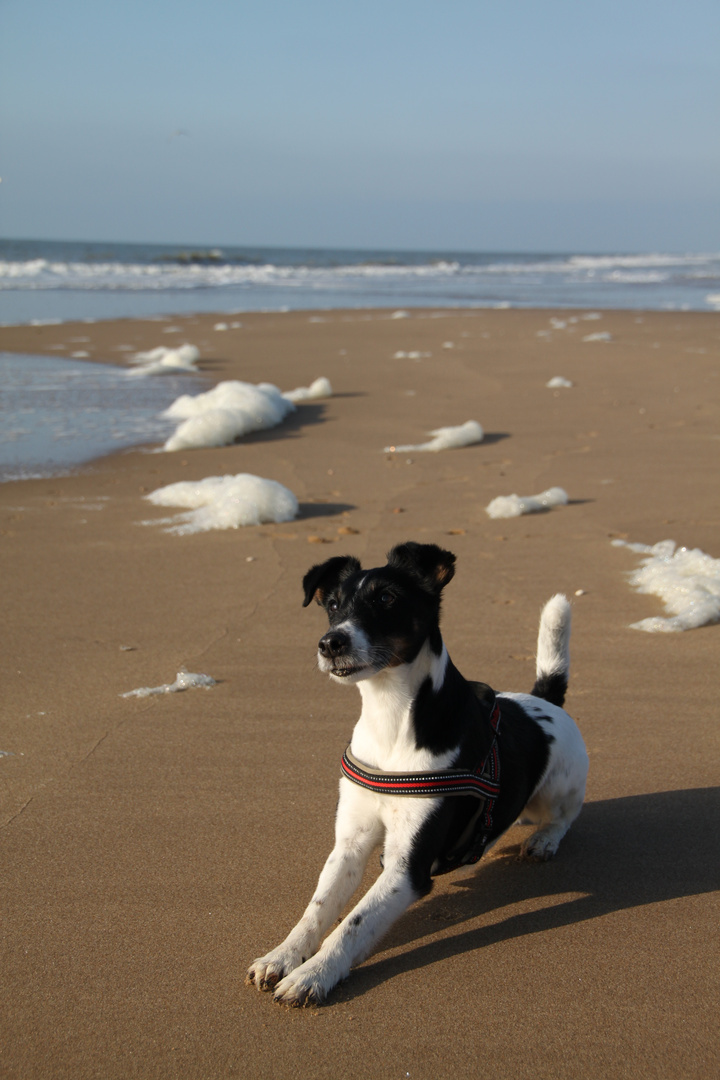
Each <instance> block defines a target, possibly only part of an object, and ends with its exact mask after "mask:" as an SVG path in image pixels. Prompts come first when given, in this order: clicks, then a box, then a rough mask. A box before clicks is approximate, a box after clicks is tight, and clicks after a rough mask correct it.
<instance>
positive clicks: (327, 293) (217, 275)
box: [0, 240, 720, 482]
mask: <svg viewBox="0 0 720 1080" xmlns="http://www.w3.org/2000/svg"><path fill="white" fill-rule="evenodd" d="M413 307H433V308H584V309H592V310H597V309H603V308H605V309H612V308H625V309H636V310H652V311H665V310H674V311H720V253H697V252H685V253H669V252H655V253H650V254H637V253H632V252H618V253H616V254H602V253H597V254H593V253H580V252H575V253H573V252H567V253H564V254H541V253H537V252H525V253H522V252H458V251H394V250H387V251H376V250H361V249H344V250H340V249H338V250H330V249H324V248H271V247H236V246H231V245H218V246H212V245H182V244H175V245H173V244H127V243H114V242H107V243H106V242H92V243H90V242H80V241H55V240H53V241H45V240H0V325H17V324H42V323H63V322H68V321H86V322H92V321H95V320H98V319H115V318H143V317H144V318H151V317H162V316H173V315H184V314H191V313H194V312H213V313H218V314H227V315H232V314H241V313H243V312H248V311H291V310H332V309H338V308H357V309H361V308H391V309H396V310H402V309H406V308H413ZM78 351H80V352H81V348H79V350H78ZM190 380H192V376H182V375H179V376H172V377H168V376H165V377H163V378H162V379H154V378H153V379H140V380H128V379H127V377H126V375H125V373H124V372H123V371H121V370H120V369H113V368H110V367H108V366H107V365H96V364H90V363H87V362H80V361H78V360H72V359H62V358H59V357H47V356H36V357H32V356H26V355H25V356H14V355H12V354H8V353H5V354H2V355H1V356H0V482H2V481H6V480H14V479H19V478H23V477H29V476H40V477H42V476H50V475H54V474H57V473H63V472H68V471H72V470H73V469H74V468H76V467H77V466H79V465H82V464H84V463H86V462H89V461H91V460H93V459H94V458H97V457H98V456H100V455H101V454H104V453H108V452H110V451H117V450H121V449H123V448H124V447H128V448H130V447H132V446H134V445H137V444H139V443H152V442H157V441H163V440H164V438H165V437H166V435H167V421H165V420H163V418H162V416H161V413H162V411H163V410H164V409H165V408H167V407H168V406H169V405H170V404H171V403H172V402H173V401H174V400H175V398H176V397H177V396H178V395H179V394H180V393H182V392H188V391H190V390H191V385H192V384H191V381H190ZM195 384H196V387H197V389H200V386H201V384H200V383H199V382H198V381H197V380H195ZM181 388H182V389H181Z"/></svg>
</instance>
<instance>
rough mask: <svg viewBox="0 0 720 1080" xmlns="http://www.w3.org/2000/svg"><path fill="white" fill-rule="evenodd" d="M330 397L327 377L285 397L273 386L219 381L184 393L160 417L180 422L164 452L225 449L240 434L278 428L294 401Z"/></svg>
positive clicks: (330, 390) (164, 447) (291, 408)
mask: <svg viewBox="0 0 720 1080" xmlns="http://www.w3.org/2000/svg"><path fill="white" fill-rule="evenodd" d="M330 396H332V387H331V386H330V382H329V380H328V379H326V378H320V379H316V380H315V382H314V383H312V385H311V386H309V387H305V386H301V387H298V388H297V389H296V390H290V391H288V393H287V394H283V393H281V391H280V390H278V388H277V386H273V384H272V383H258V384H257V385H256V384H255V383H247V382H240V381H239V380H229V381H227V382H220V383H218V384H217V386H214V387H213V388H212V390H207V391H206V392H205V393H203V394H196V395H195V396H193V395H191V394H183V395H182V396H181V397H179V398H177V400H176V401H174V402H173V403H172V405H171V406H170V408H169V409H166V410H165V412H164V413H163V414H162V415H163V416H164V417H167V418H169V419H171V420H181V421H182V423H181V424H180V425H179V426H178V427H177V429H176V430H175V432H174V434H173V435H171V436H170V438H169V439H168V440H167V442H166V443H165V445H164V446H163V450H167V451H168V452H173V451H176V450H192V449H198V448H199V447H203V446H227V445H228V443H231V442H234V441H235V439H239V438H241V437H242V436H243V435H251V434H252V433H253V432H255V431H263V430H265V429H266V428H272V427H277V425H278V424H281V423H282V422H283V420H284V419H285V417H286V416H287V415H288V413H291V412H294V410H295V404H294V403H295V402H296V401H309V400H312V399H316V398H320V397H330Z"/></svg>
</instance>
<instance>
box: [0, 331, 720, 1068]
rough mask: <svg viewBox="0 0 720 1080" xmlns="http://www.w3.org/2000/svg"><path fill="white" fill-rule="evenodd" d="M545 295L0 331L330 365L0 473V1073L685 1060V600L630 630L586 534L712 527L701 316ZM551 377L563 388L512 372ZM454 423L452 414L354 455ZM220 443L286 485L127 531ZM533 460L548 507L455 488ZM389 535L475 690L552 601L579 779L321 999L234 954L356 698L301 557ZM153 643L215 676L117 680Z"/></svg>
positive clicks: (210, 464)
mask: <svg viewBox="0 0 720 1080" xmlns="http://www.w3.org/2000/svg"><path fill="white" fill-rule="evenodd" d="M578 314H580V313H572V312H570V313H568V312H566V313H560V312H549V311H544V312H538V311H522V312H519V311H465V312H412V313H411V315H410V317H409V318H405V319H392V318H391V317H390V313H383V312H365V313H362V312H354V313H353V312H331V313H315V314H314V315H311V314H309V313H297V314H257V315H244V316H243V318H242V327H238V328H236V329H233V330H228V331H225V332H223V333H222V334H220V333H218V332H214V331H213V329H212V328H213V326H214V324H215V323H216V322H217V319H218V316H208V317H197V318H173V320H172V325H175V326H178V327H180V331H179V332H178V333H174V334H162V333H161V329H162V326H163V324H162V323H158V322H155V321H149V320H148V321H137V322H135V321H131V320H124V321H119V322H114V323H95V324H74V325H72V324H65V325H62V326H45V327H17V328H3V329H2V330H0V347H1V348H3V349H6V350H9V351H37V352H49V354H50V355H63V354H66V355H70V353H71V352H72V351H74V350H77V349H78V345H77V343H73V342H72V341H71V339H72V338H77V337H80V336H82V337H86V338H89V339H90V340H89V341H88V342H86V343H83V345H82V348H83V350H85V351H87V352H88V354H89V357H90V359H93V360H100V361H107V362H123V357H127V356H129V355H131V354H130V353H129V352H127V351H126V352H122V351H119V350H118V346H120V345H131V346H133V348H134V349H136V350H141V349H151V348H155V347H156V346H157V345H159V344H163V345H179V344H182V343H183V342H190V343H191V344H195V345H197V346H198V347H199V348H200V352H201V360H200V364H199V366H200V368H201V369H202V370H203V371H204V373H205V377H206V379H207V385H208V387H209V386H210V385H212V384H213V383H215V382H217V381H219V380H221V379H241V380H247V381H250V382H261V381H269V382H273V383H275V384H276V385H277V386H279V387H281V388H284V389H289V388H291V387H295V386H298V385H309V384H310V383H311V382H312V380H313V379H315V378H316V377H318V376H326V377H328V378H329V379H330V381H331V383H332V386H333V390H334V395H333V397H332V398H330V399H328V400H326V401H318V402H310V403H308V404H301V405H299V406H298V409H297V411H296V413H294V414H293V415H292V416H291V417H289V418H288V420H287V421H286V422H285V423H284V424H283V425H282V426H281V427H279V428H276V429H273V430H272V431H266V432H261V433H258V434H256V435H253V436H251V437H248V438H246V439H244V440H243V441H242V442H241V443H239V444H237V445H233V446H229V447H220V448H214V449H207V450H193V451H187V452H179V453H165V454H148V453H145V452H141V451H139V450H138V451H133V452H130V453H124V454H120V455H117V456H113V457H110V458H107V459H104V460H102V461H99V462H95V463H93V464H92V465H91V466H89V467H86V468H83V469H81V470H78V471H77V473H76V474H75V475H72V476H67V477H62V478H55V479H48V480H35V481H27V482H18V483H12V484H5V485H2V486H0V516H1V520H0V528H1V529H2V537H1V541H2V560H3V568H2V574H3V590H2V592H3V601H4V604H3V626H4V630H5V634H4V647H3V649H2V653H1V659H2V674H1V678H2V687H3V695H2V696H3V702H2V726H1V730H0V751H4V752H7V753H8V756H5V757H3V758H2V759H0V770H2V772H1V773H0V776H1V777H2V781H3V783H2V788H1V789H0V791H1V795H2V817H1V818H0V821H1V823H2V826H3V828H2V865H3V873H2V884H1V886H0V890H1V895H0V911H1V912H2V920H3V953H2V960H1V965H0V970H1V971H2V980H1V983H2V988H1V989H0V995H1V1000H2V1005H1V1011H2V1023H1V1024H0V1029H1V1031H2V1035H1V1038H2V1044H1V1050H0V1063H1V1064H0V1072H2V1075H3V1077H7V1078H18V1080H20V1078H22V1080H35V1078H53V1080H55V1078H69V1080H70V1078H72V1080H84V1078H91V1077H92V1078H96V1077H97V1078H103V1080H107V1078H116V1077H117V1078H123V1080H124V1078H126V1077H130V1076H137V1077H143V1078H144V1077H147V1078H150V1077H152V1078H154V1077H158V1078H160V1077H163V1078H164V1077H167V1078H178V1077H182V1078H208V1077H233V1076H238V1077H244V1076H252V1075H255V1076H271V1075H272V1076H276V1077H281V1078H283V1080H285V1078H287V1080H289V1078H294V1077H299V1078H310V1077H313V1078H314V1077H322V1078H325V1077H327V1078H328V1080H330V1078H332V1080H339V1078H345V1077H348V1078H356V1077H357V1078H360V1077H362V1078H367V1077H373V1078H375V1077H380V1078H384V1077H388V1078H391V1077H392V1078H405V1077H411V1078H413V1080H421V1078H427V1080H442V1078H445V1077H448V1078H449V1077H454V1078H455V1077H466V1076H473V1077H486V1076H487V1077H488V1078H490V1077H492V1078H494V1080H496V1078H502V1080H504V1078H508V1080H510V1078H512V1080H524V1078H528V1080H530V1078H532V1080H543V1078H558V1077H559V1078H568V1080H578V1078H584V1077H593V1078H597V1077H603V1078H615V1077H618V1078H620V1077H623V1078H625V1077H669V1076H681V1077H683V1078H688V1077H700V1076H702V1077H706V1076H708V1075H714V1074H715V1072H716V1071H717V1067H718V1064H719V1063H720V1061H719V1052H720V1037H719V1035H718V971H719V970H720V955H719V953H720V949H719V947H718V890H719V888H720V859H719V858H718V856H719V855H720V848H719V841H718V829H717V824H716V823H717V820H718V817H719V816H720V787H718V785H719V783H720V764H719V760H720V755H719V754H718V750H719V749H720V719H719V718H718V709H717V700H718V690H719V687H718V643H719V642H720V637H719V635H720V625H715V626H710V627H704V628H701V629H698V630H693V631H688V632H686V633H681V634H655V635H652V634H645V633H642V632H639V631H637V630H632V629H630V628H629V625H630V624H631V623H634V622H638V621H639V620H641V619H643V618H645V617H648V616H651V615H655V614H662V605H661V603H660V601H659V600H657V599H655V598H654V597H652V596H644V595H641V594H639V593H637V592H635V591H633V590H632V589H631V587H630V586H629V584H628V581H627V573H628V572H629V571H631V570H633V569H635V568H636V566H637V563H638V559H637V556H636V555H634V554H633V553H632V552H631V551H630V550H628V549H626V548H618V547H613V546H612V544H611V540H612V539H613V538H621V539H627V540H629V541H631V542H637V543H646V544H653V543H656V542H657V541H659V540H663V539H668V538H670V539H673V540H675V541H676V542H677V543H678V544H683V545H686V546H688V547H698V548H701V549H702V550H703V551H705V552H708V553H709V554H711V555H713V556H714V557H716V558H717V557H718V556H719V555H720V547H719V541H718V537H719V536H720V532H719V528H718V527H719V525H720V484H718V451H719V450H720V443H719V441H718V436H719V429H718V413H719V410H718V391H719V390H720V316H718V315H717V314H699V313H635V312H623V313H604V314H603V316H602V319H600V320H594V321H582V320H578V321H577V322H575V323H568V325H567V326H566V327H565V328H563V329H557V328H556V327H554V326H553V325H552V324H551V323H550V319H551V318H552V317H553V316H560V317H561V318H562V320H563V321H565V320H567V318H568V317H574V316H576V315H578ZM539 331H540V332H546V331H549V333H541V334H539V333H538V332H539ZM591 331H592V332H600V331H602V332H606V333H609V334H610V335H611V340H610V341H593V342H583V340H582V338H583V337H584V336H586V335H587V334H588V333H590V332H591ZM447 342H452V343H453V344H452V347H448V346H447V345H446V347H444V348H443V344H444V343H447ZM56 346H59V348H57V347H56ZM399 352H405V353H407V354H410V353H421V354H423V355H422V356H420V357H419V358H418V357H415V358H411V357H410V356H405V357H398V358H394V357H395V354H396V353H399ZM424 354H429V355H424ZM558 375H560V376H563V377H564V378H566V379H568V380H570V381H571V382H572V383H573V386H572V388H562V389H557V390H552V389H548V388H547V387H546V383H547V382H548V380H549V379H550V378H552V377H554V376H558ZM469 418H472V419H475V420H477V421H478V422H479V423H480V424H482V427H483V429H484V431H485V438H484V440H483V442H482V443H479V444H477V445H474V446H468V447H465V448H462V449H455V450H448V451H443V452H441V453H434V454H423V453H415V454H386V453H383V451H382V448H383V447H385V446H387V445H390V444H392V445H397V444H400V443H417V442H422V441H423V440H424V439H425V437H426V433H427V432H428V431H432V430H434V429H436V428H438V427H441V426H450V425H456V424H461V423H464V422H465V421H466V420H468V419H469ZM241 472H249V473H252V474H255V475H258V476H261V477H265V478H269V479H273V480H275V481H278V482H279V483H281V484H283V485H285V486H286V487H288V488H289V489H290V490H291V491H293V492H294V493H295V495H296V496H297V498H298V500H299V503H300V516H299V518H298V519H297V520H295V521H291V522H287V523H284V524H278V525H262V526H256V527H247V528H241V529H238V530H232V529H230V530H226V531H222V532H219V531H218V532H206V533H200V534H195V535H189V536H176V535H170V534H168V533H165V532H163V531H162V530H161V529H152V528H142V527H139V525H138V522H139V521H141V520H143V519H148V518H151V517H153V516H155V515H156V516H157V517H162V516H164V515H165V514H166V513H167V511H166V510H164V509H163V508H160V507H157V508H156V507H152V506H151V505H150V504H149V503H147V502H146V501H145V500H143V495H145V494H147V493H148V492H150V491H152V490H155V489H157V488H159V487H161V486H163V485H166V484H170V483H175V482H178V481H182V480H200V479H202V478H204V477H207V476H220V475H224V474H236V473H241ZM553 486H560V487H562V488H564V489H565V490H566V491H567V492H568V495H569V504H568V505H567V506H559V507H556V508H554V509H552V510H551V511H549V512H546V513H539V514H533V515H531V516H523V517H518V518H514V519H509V520H500V521H495V520H492V519H490V518H489V517H488V516H487V514H486V512H485V507H486V506H487V505H488V504H489V503H490V501H491V500H492V499H493V498H495V497H496V496H498V495H508V494H510V493H512V492H521V493H522V492H539V491H544V490H546V489H547V488H550V487H553ZM406 539H415V540H419V541H432V542H434V543H438V544H441V545H443V546H446V547H449V548H450V549H451V550H452V551H454V552H455V553H456V555H457V557H458V572H457V576H456V579H455V581H453V582H452V584H451V585H450V586H449V588H448V590H447V592H446V597H445V602H444V621H443V627H444V634H445V639H446V642H447V644H448V648H449V650H450V654H451V656H452V657H453V659H454V661H455V663H456V664H457V665H458V666H459V667H460V669H461V670H462V671H463V672H464V673H465V674H466V675H467V676H469V677H473V678H479V679H484V680H485V681H487V682H489V683H490V684H491V685H493V686H495V687H496V688H498V689H515V690H523V689H528V688H529V687H530V685H531V684H532V680H533V650H534V643H535V635H536V628H537V619H538V614H539V611H540V608H541V606H542V604H543V602H544V601H545V600H546V599H548V597H549V596H551V595H552V594H553V593H554V592H557V591H564V592H566V593H567V594H568V595H570V596H571V597H572V598H573V611H574V615H573V619H574V622H573V637H572V672H571V685H570V693H569V696H568V702H567V705H568V708H569V710H570V711H571V712H572V713H573V715H574V716H575V717H576V718H577V720H578V723H579V725H580V727H581V729H582V731H583V733H584V736H585V739H586V742H587V746H588V750H589V754H590V778H589V786H588V794H587V804H586V806H585V808H584V810H583V813H582V815H581V816H580V818H579V819H578V821H577V822H576V824H575V825H574V827H573V829H572V830H571V832H570V834H569V835H568V837H567V838H566V839H565V841H564V842H563V844H562V845H561V847H560V851H559V853H558V855H557V857H556V859H555V860H554V861H553V862H551V863H549V864H547V865H542V866H537V865H530V864H525V863H522V862H519V861H517V859H516V855H517V847H518V843H519V841H520V839H521V838H522V836H523V835H524V830H522V829H520V828H516V829H514V830H512V831H511V832H510V833H509V834H507V835H506V836H505V837H504V838H503V840H502V841H501V842H500V844H499V845H498V846H497V848H496V849H495V850H494V851H493V852H492V853H491V854H490V855H489V856H487V857H486V858H485V859H484V860H483V862H482V863H481V864H480V866H479V867H478V868H476V869H475V870H472V871H464V870H462V871H457V872H455V873H454V874H451V875H448V876H446V877H443V878H441V879H439V880H438V881H437V883H436V886H435V888H434V890H433V892H432V893H431V894H430V895H429V896H428V897H426V898H425V899H423V900H421V901H419V902H418V903H417V904H416V905H415V906H414V907H413V908H412V909H411V910H410V912H409V913H408V914H407V915H406V916H405V917H404V918H403V919H402V920H401V921H400V922H399V923H398V924H397V925H396V926H395V928H394V929H393V930H392V931H391V933H390V934H389V936H388V937H387V938H386V939H385V941H384V942H383V943H382V945H381V948H380V950H379V951H378V953H377V954H376V955H374V956H372V957H371V958H370V959H369V960H367V961H366V962H365V963H364V964H362V965H361V966H360V967H358V969H357V970H356V971H355V972H354V973H353V974H352V975H351V977H350V978H349V979H348V980H347V981H346V982H345V983H343V984H342V985H341V986H340V987H338V989H337V990H336V991H335V992H334V993H333V994H332V995H331V997H330V998H329V999H328V1002H327V1004H326V1005H324V1006H323V1007H321V1008H313V1009H307V1010H289V1009H285V1008H282V1007H278V1006H276V1005H275V1004H274V1003H273V1002H272V1000H271V998H270V997H269V996H268V995H266V994H260V993H258V992H256V991H255V990H254V989H252V988H249V987H246V986H245V985H244V977H245V970H246V967H247V965H248V963H249V962H250V961H251V960H253V959H254V958H255V957H256V956H258V955H261V954H262V953H264V952H265V951H267V950H268V949H269V948H270V947H272V946H274V945H276V944H278V943H279V941H280V940H281V939H282V938H283V937H284V936H285V934H286V933H287V932H288V930H289V929H290V928H291V926H292V925H293V924H294V923H295V921H296V920H297V918H298V917H299V915H300V913H301V911H302V909H303V907H304V905H305V902H306V901H307V899H308V898H309V896H310V893H311V890H312V888H313V886H314V883H315V880H316V877H317V874H318V872H319V870H320V867H321V865H322V863H323V861H324V858H325V856H326V854H327V852H328V851H329V848H330V845H331V842H332V822H333V812H334V806H335V800H336V792H337V781H338V777H339V759H340V754H341V752H342V750H343V748H344V746H345V744H346V742H347V739H348V736H349V734H350V731H351V728H352V725H353V722H354V720H355V718H356V716H357V714H358V706H359V696H358V694H357V691H355V690H354V689H353V688H351V687H347V688H343V687H337V686H333V685H330V683H329V682H327V681H325V680H324V679H323V678H322V677H321V676H320V675H319V673H318V672H317V671H316V668H315V659H314V657H315V644H316V641H317V639H318V637H319V636H320V634H321V633H322V632H323V630H324V623H323V617H322V613H321V612H320V610H319V609H318V608H316V607H315V606H313V607H311V608H309V609H307V610H303V609H302V607H301V600H302V594H301V589H300V582H301V578H302V575H303V573H304V572H305V571H306V570H307V568H308V567H309V566H310V565H311V564H312V563H314V562H318V561H321V560H322V559H324V558H326V557H328V556H330V555H337V554H343V553H346V552H349V553H352V554H356V555H358V556H359V557H360V558H361V559H362V561H363V563H364V564H365V565H369V566H372V565H378V564H380V563H381V562H383V561H384V560H383V556H384V553H385V552H386V551H387V550H388V549H389V548H390V547H391V546H392V545H393V544H394V543H396V542H400V541H403V540H406ZM576 593H580V595H577V596H576V595H575V594H576ZM183 667H184V668H186V669H187V670H188V671H190V672H193V673H203V674H207V675H209V676H211V677H212V678H213V679H215V680H217V685H216V686H214V687H212V688H210V689H202V688H201V689H195V690H188V691H187V692H184V693H175V694H163V695H157V696H152V697H149V698H145V699H137V698H129V699H128V698H123V697H122V696H121V695H122V694H124V693H126V692H127V691H129V690H132V689H134V688H137V687H144V686H147V687H153V686H158V685H160V684H162V683H171V682H172V681H173V680H174V679H175V676H176V673H177V672H178V671H180V670H181V669H182V668H183ZM377 871H378V865H377V860H376V859H373V860H371V868H370V871H369V876H370V877H371V876H373V875H375V874H376V873H377Z"/></svg>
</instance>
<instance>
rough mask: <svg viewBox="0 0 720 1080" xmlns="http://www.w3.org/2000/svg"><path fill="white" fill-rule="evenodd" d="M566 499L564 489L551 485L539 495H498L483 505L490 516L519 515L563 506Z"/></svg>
mask: <svg viewBox="0 0 720 1080" xmlns="http://www.w3.org/2000/svg"><path fill="white" fill-rule="evenodd" d="M567 501H568V497H567V492H566V491H563V489H562V488H561V487H551V488H548V489H547V491H541V492H540V494H539V495H498V497H497V498H496V499H493V501H492V502H491V503H490V504H489V505H488V506H486V507H485V512H486V514H487V515H488V517H491V518H511V517H520V515H521V514H536V513H537V512H538V511H540V510H550V509H551V508H552V507H553V506H565V505H566V504H567Z"/></svg>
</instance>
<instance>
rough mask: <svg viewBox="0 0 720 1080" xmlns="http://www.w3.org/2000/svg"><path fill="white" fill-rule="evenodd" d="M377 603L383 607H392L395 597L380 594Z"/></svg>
mask: <svg viewBox="0 0 720 1080" xmlns="http://www.w3.org/2000/svg"><path fill="white" fill-rule="evenodd" d="M378 603H379V604H382V606H383V607H392V605H393V604H394V603H395V597H394V596H393V594H392V593H391V592H382V593H380V595H379V597H378Z"/></svg>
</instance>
